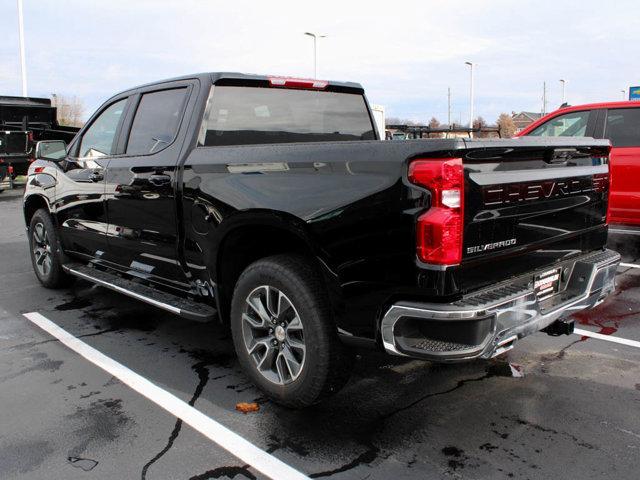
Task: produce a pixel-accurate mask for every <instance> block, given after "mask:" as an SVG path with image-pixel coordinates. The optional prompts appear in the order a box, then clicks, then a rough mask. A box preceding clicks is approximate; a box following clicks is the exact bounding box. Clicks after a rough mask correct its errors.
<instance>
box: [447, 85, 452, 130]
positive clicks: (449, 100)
mask: <svg viewBox="0 0 640 480" xmlns="http://www.w3.org/2000/svg"><path fill="white" fill-rule="evenodd" d="M447 125H448V127H449V128H451V87H447Z"/></svg>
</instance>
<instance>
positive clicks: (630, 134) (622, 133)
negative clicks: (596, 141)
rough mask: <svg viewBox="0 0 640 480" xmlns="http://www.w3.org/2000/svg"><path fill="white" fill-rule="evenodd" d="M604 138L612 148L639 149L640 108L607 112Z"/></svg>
mask: <svg viewBox="0 0 640 480" xmlns="http://www.w3.org/2000/svg"><path fill="white" fill-rule="evenodd" d="M605 138H608V139H610V140H611V143H612V145H613V146H614V147H640V108H618V109H616V110H609V112H608V113H607V125H606V127H605Z"/></svg>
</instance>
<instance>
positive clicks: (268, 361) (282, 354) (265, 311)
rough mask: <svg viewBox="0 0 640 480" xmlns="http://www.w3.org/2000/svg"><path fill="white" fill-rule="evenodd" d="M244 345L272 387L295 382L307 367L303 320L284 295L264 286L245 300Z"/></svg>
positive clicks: (243, 315)
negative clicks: (305, 364)
mask: <svg viewBox="0 0 640 480" xmlns="http://www.w3.org/2000/svg"><path fill="white" fill-rule="evenodd" d="M242 335H243V339H244V344H245V347H246V349H247V352H248V354H249V357H251V359H252V360H253V362H254V364H255V366H256V368H257V370H258V371H259V372H260V374H262V376H263V377H265V378H266V379H267V380H269V381H270V382H272V383H275V384H276V385H286V384H289V383H291V382H293V381H295V380H296V379H297V378H298V376H299V375H300V373H301V372H302V369H303V367H304V361H305V357H306V346H305V343H304V329H303V325H302V320H301V319H300V316H299V315H298V312H297V310H296V308H295V307H294V305H293V303H292V302H291V300H290V299H289V297H287V296H286V295H285V294H284V293H283V292H282V291H280V290H278V289H277V288H275V287H272V286H268V285H262V286H260V287H257V288H255V289H254V290H253V291H252V292H251V293H249V295H248V296H247V298H246V299H245V305H244V309H243V313H242Z"/></svg>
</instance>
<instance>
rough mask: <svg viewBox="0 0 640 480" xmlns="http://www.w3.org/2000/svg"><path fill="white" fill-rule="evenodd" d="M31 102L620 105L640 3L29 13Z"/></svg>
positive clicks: (11, 49) (494, 110)
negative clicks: (361, 100)
mask: <svg viewBox="0 0 640 480" xmlns="http://www.w3.org/2000/svg"><path fill="white" fill-rule="evenodd" d="M23 1H24V28H25V50H26V64H27V68H26V70H27V81H28V93H29V95H30V96H44V97H49V96H50V95H51V94H52V93H56V94H59V95H68V96H74V95H75V96H77V97H78V98H80V99H81V100H82V101H83V102H84V104H85V106H86V112H85V117H88V116H89V115H90V114H91V113H92V112H93V111H94V110H95V109H96V108H97V107H99V106H100V104H101V103H102V102H104V101H105V100H107V99H108V98H109V97H110V96H112V95H114V94H115V93H117V92H118V91H121V90H124V89H127V88H129V87H132V86H135V85H139V84H143V83H147V82H150V81H155V80H160V79H163V78H170V77H174V76H179V75H185V74H189V73H196V72H203V71H239V72H244V73H260V74H275V75H287V76H289V75H290V76H297V77H312V76H313V41H312V39H311V38H310V37H308V36H305V35H304V32H305V31H317V32H320V33H322V34H326V35H327V38H324V39H322V40H321V41H320V42H321V43H320V55H319V64H320V68H319V75H318V77H319V78H323V79H332V80H349V81H355V82H359V83H361V84H362V85H363V86H364V88H365V90H366V92H367V97H368V99H369V101H370V102H371V103H374V104H380V105H383V106H384V107H385V110H386V115H387V117H391V116H392V117H400V118H403V119H409V120H413V121H417V122H421V123H426V122H428V121H429V119H430V118H431V117H434V116H435V117H437V118H438V119H439V120H440V121H441V122H443V123H445V122H446V121H447V88H448V87H450V88H451V93H452V120H453V121H456V122H458V121H461V122H463V123H466V122H468V119H469V67H468V66H467V65H465V61H472V62H474V63H475V64H477V66H476V67H475V116H478V115H480V116H482V117H483V118H485V120H487V121H489V122H493V121H495V119H496V118H497V117H498V115H499V114H500V113H502V112H508V113H511V112H512V111H521V110H525V111H533V112H540V111H541V109H542V90H543V87H542V86H543V82H545V81H546V83H547V97H548V105H547V111H551V110H554V109H556V108H557V107H558V106H559V105H560V103H561V85H560V82H559V80H560V79H565V80H566V99H567V101H568V102H569V103H570V104H573V105H576V104H580V103H588V102H595V101H608V100H620V99H622V95H623V94H622V93H621V90H622V89H628V87H629V86H631V85H640V55H638V53H637V50H636V48H637V46H638V45H639V44H640V15H638V13H637V7H638V3H637V1H625V0H622V1H615V2H613V1H610V2H602V1H601V0H598V1H592V0H583V1H568V0H565V1H558V0H556V1H546V0H539V1H531V2H529V1H524V0H523V1H518V2H515V1H506V0H495V1H481V0H475V1H442V0H440V1H430V0H422V1H415V2H414V1H410V0H405V1H401V2H380V1H368V2H364V1H348V0H342V1H333V0H323V1H304V0H297V1H286V2H285V1H282V2H279V1H277V0H271V1H267V2H265V1H254V2H251V1H245V0H234V1H228V0H225V1H217V0H175V1H167V0H126V1H124V0H109V1H87V0H68V1H65V0H23ZM0 31H1V32H2V37H3V40H2V42H0V95H20V94H21V93H20V92H21V87H20V86H21V81H20V64H19V56H18V24H17V7H16V0H0Z"/></svg>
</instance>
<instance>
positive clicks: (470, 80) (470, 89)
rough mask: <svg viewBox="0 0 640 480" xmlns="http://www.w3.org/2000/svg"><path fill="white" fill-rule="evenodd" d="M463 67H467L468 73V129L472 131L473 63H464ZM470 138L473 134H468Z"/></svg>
mask: <svg viewBox="0 0 640 480" xmlns="http://www.w3.org/2000/svg"><path fill="white" fill-rule="evenodd" d="M464 63H465V65H469V71H470V78H469V82H470V86H469V129H471V130H473V62H464ZM469 135H470V136H471V138H473V132H469Z"/></svg>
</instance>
